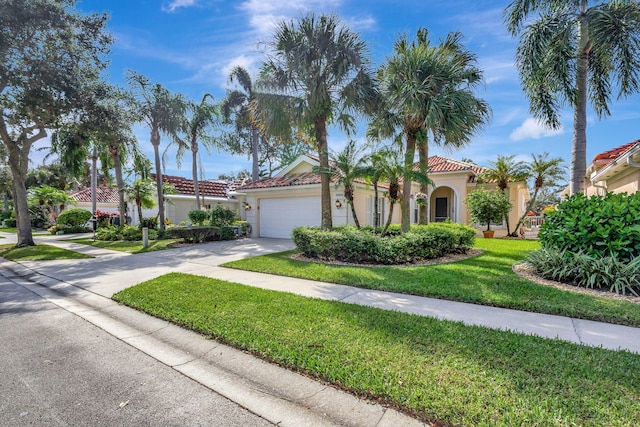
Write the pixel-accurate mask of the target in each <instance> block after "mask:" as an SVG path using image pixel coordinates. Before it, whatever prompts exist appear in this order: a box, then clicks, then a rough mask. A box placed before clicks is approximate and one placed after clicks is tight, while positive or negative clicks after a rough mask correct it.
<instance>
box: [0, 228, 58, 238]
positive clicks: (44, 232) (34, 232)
mask: <svg viewBox="0 0 640 427" xmlns="http://www.w3.org/2000/svg"><path fill="white" fill-rule="evenodd" d="M0 231H2V232H3V233H12V234H16V233H17V232H18V229H17V228H15V227H4V228H3V227H0ZM50 234H51V233H49V232H48V231H47V230H31V235H33V236H49V235H50Z"/></svg>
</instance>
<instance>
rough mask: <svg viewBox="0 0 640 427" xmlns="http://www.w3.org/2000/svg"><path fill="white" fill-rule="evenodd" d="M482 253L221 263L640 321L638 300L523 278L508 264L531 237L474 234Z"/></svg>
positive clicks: (531, 245) (286, 256)
mask: <svg viewBox="0 0 640 427" xmlns="http://www.w3.org/2000/svg"><path fill="white" fill-rule="evenodd" d="M475 246H476V247H477V248H479V249H482V250H483V251H484V253H483V254H482V255H480V256H477V257H474V258H469V259H466V260H463V261H458V262H454V263H449V264H438V265H428V266H412V267H351V266H342V265H330V264H322V263H312V262H305V261H299V260H294V259H291V257H290V255H291V254H292V253H295V251H288V252H280V253H276V254H270V255H262V256H257V257H253V258H247V259H243V260H240V261H233V262H229V263H226V264H223V266H224V267H230V268H237V269H241V270H249V271H257V272H261V273H269V274H276V275H280V276H290V277H298V278H302V279H310V280H318V281H323V282H330V283H339V284H343V285H350V286H356V287H359V288H366V289H377V290H383V291H391V292H399V293H406V294H412V295H419V296H425V297H432V298H442V299H448V300H453V301H462V302H469V303H474V304H482V305H489V306H495V307H504V308H512V309H516V310H524V311H532V312H538V313H547V314H557V315H561V316H569V317H574V318H580V319H588V320H595V321H600V322H608V323H616V324H621V325H629V326H636V327H639V326H640V304H635V303H632V302H629V301H623V300H616V299H612V298H605V297H600V296H594V295H587V294H580V293H575V292H570V291H565V290H561V289H557V288H553V287H550V286H544V285H539V284H536V283H533V282H531V281H529V280H526V279H524V278H522V277H520V276H518V275H517V274H515V273H514V272H513V270H512V266H513V264H514V263H516V262H519V261H522V260H523V259H524V258H525V256H526V255H527V253H529V252H530V251H532V250H536V249H539V248H540V244H539V243H538V242H537V241H527V240H509V239H477V240H476V245H475Z"/></svg>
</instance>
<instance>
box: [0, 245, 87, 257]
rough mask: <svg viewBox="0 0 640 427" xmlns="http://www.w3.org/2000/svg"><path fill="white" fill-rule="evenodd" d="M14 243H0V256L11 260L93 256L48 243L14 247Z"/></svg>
mask: <svg viewBox="0 0 640 427" xmlns="http://www.w3.org/2000/svg"><path fill="white" fill-rule="evenodd" d="M14 246H15V245H14V244H7V245H0V256H1V257H3V258H6V259H8V260H11V261H51V260H56V259H82V258H93V257H92V256H89V255H85V254H81V253H80V252H74V251H69V250H67V249H62V248H57V247H55V246H49V245H36V246H26V247H24V248H15V247H14Z"/></svg>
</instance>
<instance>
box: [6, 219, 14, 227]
mask: <svg viewBox="0 0 640 427" xmlns="http://www.w3.org/2000/svg"><path fill="white" fill-rule="evenodd" d="M4 225H5V227H9V228H13V227H15V226H16V219H15V218H8V219H5V220H4Z"/></svg>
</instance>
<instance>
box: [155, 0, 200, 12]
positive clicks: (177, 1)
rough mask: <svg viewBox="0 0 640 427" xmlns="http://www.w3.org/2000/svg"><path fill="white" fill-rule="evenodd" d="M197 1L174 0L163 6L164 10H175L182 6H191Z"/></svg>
mask: <svg viewBox="0 0 640 427" xmlns="http://www.w3.org/2000/svg"><path fill="white" fill-rule="evenodd" d="M196 3H197V0H173V1H172V2H171V3H169V4H168V5H166V6H162V11H163V12H175V11H176V9H179V8H181V7H191V6H194V5H195V4H196Z"/></svg>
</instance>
